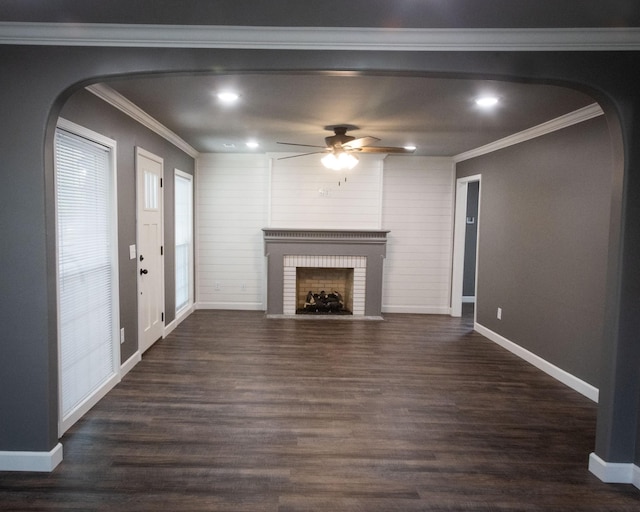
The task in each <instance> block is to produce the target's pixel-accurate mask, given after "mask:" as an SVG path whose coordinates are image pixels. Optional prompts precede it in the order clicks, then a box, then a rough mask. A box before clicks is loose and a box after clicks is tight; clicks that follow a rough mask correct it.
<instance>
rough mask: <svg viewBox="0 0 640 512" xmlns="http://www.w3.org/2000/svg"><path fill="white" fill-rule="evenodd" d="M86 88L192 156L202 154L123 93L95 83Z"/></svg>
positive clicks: (196, 156) (195, 156)
mask: <svg viewBox="0 0 640 512" xmlns="http://www.w3.org/2000/svg"><path fill="white" fill-rule="evenodd" d="M85 89H86V90H87V91H89V92H90V93H92V94H95V95H96V96H97V97H98V98H100V99H101V100H103V101H105V102H107V103H108V104H109V105H111V106H112V107H115V108H117V109H118V110H120V111H121V112H124V113H125V114H126V115H128V116H129V117H130V118H131V119H133V120H135V121H137V122H138V123H140V124H141V125H143V126H145V127H147V128H148V129H149V130H151V131H152V132H154V133H157V134H158V135H160V136H161V137H163V138H164V139H166V140H168V141H169V142H171V144H173V145H174V146H176V147H177V148H178V149H181V150H182V151H184V152H185V153H187V154H188V155H189V156H191V157H192V158H198V156H200V153H199V152H198V150H197V149H195V148H194V147H193V146H191V145H190V144H189V143H188V142H186V141H185V140H184V139H182V138H181V137H180V136H179V135H177V134H175V133H174V132H172V131H171V130H169V128H167V127H166V126H164V125H163V124H162V123H160V122H159V121H157V120H156V119H154V118H153V117H151V116H150V115H149V114H147V113H146V112H145V111H144V110H142V109H141V108H140V107H138V106H137V105H136V104H135V103H132V102H131V101H129V100H128V99H127V98H125V97H124V96H123V95H122V94H120V93H119V92H117V91H115V90H113V89H112V88H111V87H109V86H108V85H106V84H93V85H88V86H87V87H85Z"/></svg>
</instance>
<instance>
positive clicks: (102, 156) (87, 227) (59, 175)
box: [55, 130, 117, 420]
mask: <svg viewBox="0 0 640 512" xmlns="http://www.w3.org/2000/svg"><path fill="white" fill-rule="evenodd" d="M55 149H56V204H57V213H56V215H57V218H56V220H57V237H58V239H57V242H58V244H57V248H58V249H57V250H58V301H59V318H58V321H59V336H60V372H61V378H60V382H61V393H60V396H61V402H62V404H61V410H62V418H63V420H64V418H66V417H68V416H69V415H70V414H72V413H73V412H74V411H75V410H76V409H77V408H78V407H80V406H81V405H82V404H83V403H85V402H86V401H87V400H89V399H90V397H91V396H92V395H93V394H95V393H96V392H97V390H98V389H100V388H101V386H102V385H103V384H104V383H105V382H106V381H107V380H108V379H109V378H110V377H112V376H113V374H114V373H115V372H116V371H117V369H116V368H115V360H114V327H113V326H114V321H113V320H114V318H113V315H114V307H113V300H114V297H113V292H112V290H113V280H114V279H115V278H116V276H114V266H113V260H112V258H113V256H112V254H113V252H112V243H113V239H114V237H113V231H112V230H113V229H114V226H113V223H112V220H111V219H112V206H111V205H112V194H113V190H112V188H113V187H112V178H111V176H110V174H111V173H110V152H109V151H110V150H109V148H105V147H104V146H101V145H99V144H96V143H94V142H92V141H89V140H87V139H84V138H82V137H79V136H76V135H74V134H71V133H68V132H65V131H62V130H58V131H57V132H56V141H55Z"/></svg>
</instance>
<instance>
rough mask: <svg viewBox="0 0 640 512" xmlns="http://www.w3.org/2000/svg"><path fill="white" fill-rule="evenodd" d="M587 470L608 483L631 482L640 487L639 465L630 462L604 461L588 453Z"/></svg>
mask: <svg viewBox="0 0 640 512" xmlns="http://www.w3.org/2000/svg"><path fill="white" fill-rule="evenodd" d="M589 471H591V472H592V473H593V474H594V475H596V476H597V477H598V478H599V479H600V480H602V481H603V482H605V483H608V484H633V485H634V486H636V487H637V488H638V489H640V467H638V466H636V465H635V464H632V463H630V462H629V463H620V462H606V461H604V460H602V459H601V458H600V457H598V456H597V455H596V454H595V453H592V454H591V455H589Z"/></svg>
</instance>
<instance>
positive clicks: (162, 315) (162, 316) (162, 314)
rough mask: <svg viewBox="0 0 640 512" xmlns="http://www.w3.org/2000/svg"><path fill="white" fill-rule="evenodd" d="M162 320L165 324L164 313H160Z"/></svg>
mask: <svg viewBox="0 0 640 512" xmlns="http://www.w3.org/2000/svg"><path fill="white" fill-rule="evenodd" d="M160 320H161V321H163V322H164V313H160Z"/></svg>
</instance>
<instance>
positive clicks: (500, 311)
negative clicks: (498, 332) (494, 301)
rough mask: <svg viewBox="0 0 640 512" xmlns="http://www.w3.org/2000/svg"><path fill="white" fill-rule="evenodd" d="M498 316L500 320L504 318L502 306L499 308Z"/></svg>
mask: <svg viewBox="0 0 640 512" xmlns="http://www.w3.org/2000/svg"><path fill="white" fill-rule="evenodd" d="M496 317H497V318H498V320H502V308H498V312H497V313H496Z"/></svg>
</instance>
